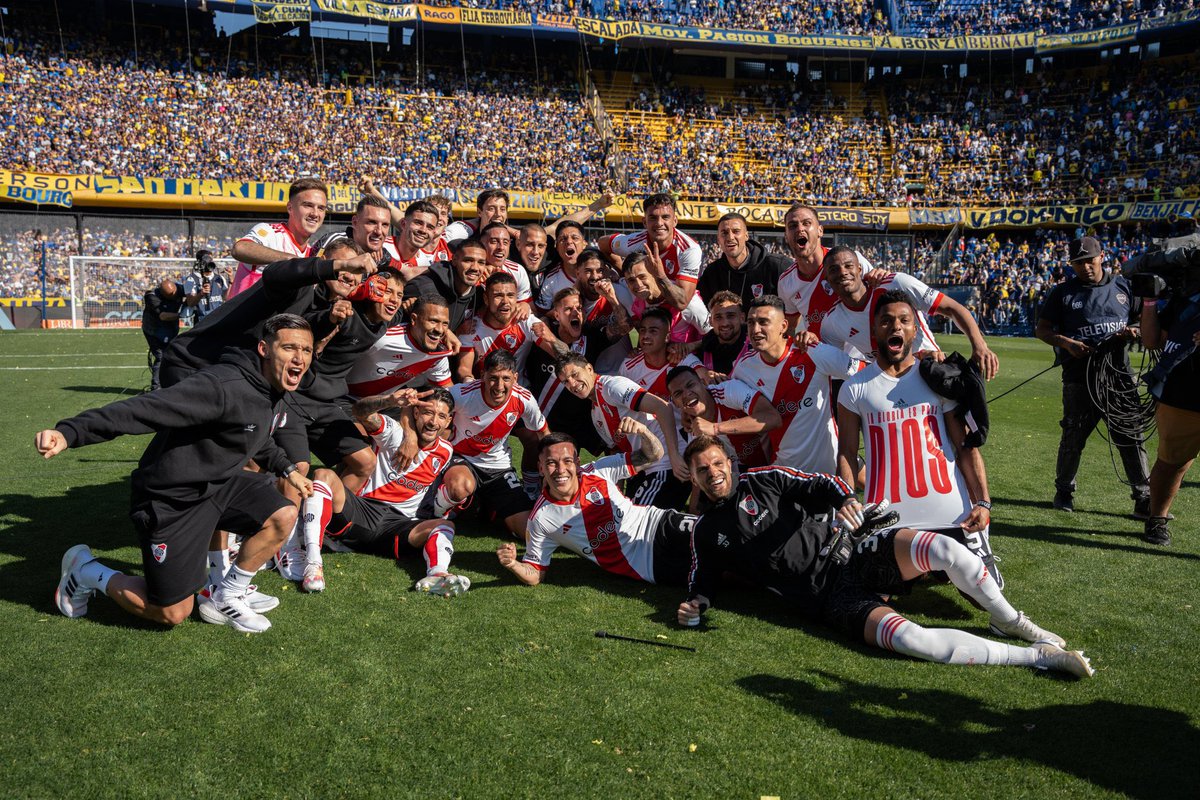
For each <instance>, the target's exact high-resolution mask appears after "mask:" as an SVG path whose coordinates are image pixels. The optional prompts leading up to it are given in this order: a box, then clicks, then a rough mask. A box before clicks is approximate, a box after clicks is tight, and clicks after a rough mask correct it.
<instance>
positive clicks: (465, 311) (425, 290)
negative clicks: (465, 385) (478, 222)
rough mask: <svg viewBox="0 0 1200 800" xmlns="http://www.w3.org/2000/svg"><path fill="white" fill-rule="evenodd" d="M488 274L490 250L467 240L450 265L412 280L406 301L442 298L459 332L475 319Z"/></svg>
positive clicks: (454, 328) (452, 327)
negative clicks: (424, 297) (469, 321)
mask: <svg viewBox="0 0 1200 800" xmlns="http://www.w3.org/2000/svg"><path fill="white" fill-rule="evenodd" d="M487 271H488V266H487V250H486V249H485V248H484V246H483V244H482V243H481V242H480V241H479V240H478V239H467V240H466V241H464V242H462V243H461V244H459V246H458V249H456V250H455V251H454V258H453V260H451V262H450V263H449V264H446V263H440V264H434V265H433V266H431V267H430V268H429V269H427V270H425V272H423V273H422V274H420V275H418V276H417V277H415V278H413V279H412V280H411V281H409V283H408V286H407V287H405V289H404V298H405V301H406V302H407V301H408V300H410V299H415V298H420V297H423V296H425V295H436V296H438V297H441V298H442V299H444V300H445V301H446V306H447V308H449V309H450V330H452V331H456V330H459V329H460V328H461V327H462V324H463V323H464V322H466V321H467V320H468V319H474V317H475V312H476V311H477V310H478V308H479V299H480V297H481V296H482V294H483V293H482V292H481V291H480V289H479V287H480V284H482V283H483V278H484V275H485V274H486V273H487ZM456 349H457V348H456ZM372 394H377V392H372Z"/></svg>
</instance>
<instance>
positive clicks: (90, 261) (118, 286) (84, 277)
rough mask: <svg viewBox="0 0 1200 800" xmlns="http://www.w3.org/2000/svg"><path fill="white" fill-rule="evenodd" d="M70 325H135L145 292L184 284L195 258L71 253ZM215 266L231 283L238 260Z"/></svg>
mask: <svg viewBox="0 0 1200 800" xmlns="http://www.w3.org/2000/svg"><path fill="white" fill-rule="evenodd" d="M69 261H70V271H69V278H70V291H71V296H70V306H71V327H72V328H76V329H87V328H137V327H139V326H140V325H141V320H142V301H143V298H144V297H145V294H146V292H148V291H150V290H151V289H153V288H155V287H156V286H158V285H159V284H160V283H162V282H163V280H166V279H173V280H175V281H177V282H178V283H183V279H184V278H186V277H187V276H188V275H190V274H191V273H192V271H193V269H194V268H195V265H196V260H195V259H194V258H159V257H151V256H134V257H117V256H71V257H70V259H69ZM215 264H216V266H217V269H218V270H220V271H221V272H223V273H224V274H225V276H226V277H227V278H228V279H229V280H230V281H231V282H232V280H233V271H234V269H235V268H236V267H237V262H236V261H234V260H232V259H228V258H223V259H217V260H216V261H215Z"/></svg>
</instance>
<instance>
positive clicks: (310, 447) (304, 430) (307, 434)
mask: <svg viewBox="0 0 1200 800" xmlns="http://www.w3.org/2000/svg"><path fill="white" fill-rule="evenodd" d="M284 412H285V413H286V415H287V418H286V419H285V421H284V423H283V424H282V425H280V426H279V427H278V428H276V429H275V443H276V444H278V445H279V446H280V447H282V448H283V451H284V452H285V453H287V455H288V458H290V459H291V460H292V463H293V464H298V463H299V462H301V461H311V458H310V456H309V454H310V453H313V454H315V455H316V456H317V457H318V458H320V459H321V463H322V464H324V465H325V466H327V467H336V466H337V465H338V464H339V463H341V460H342V459H343V458H345V457H346V456H348V455H352V454H354V453H357V452H358V451H359V450H362V449H363V448H367V447H370V446H371V437H369V436H367V435H366V434H365V433H363V432H362V431H360V430H359V429H358V426H357V425H355V424H354V421H353V420H352V419H350V415H349V414H347V413H346V410H345V409H344V408H342V406H340V405H338V404H337V403H335V402H332V401H330V402H326V401H323V400H314V399H312V398H311V397H305V396H304V395H299V394H295V393H293V394H291V395H289V396H288V397H287V399H286V400H284Z"/></svg>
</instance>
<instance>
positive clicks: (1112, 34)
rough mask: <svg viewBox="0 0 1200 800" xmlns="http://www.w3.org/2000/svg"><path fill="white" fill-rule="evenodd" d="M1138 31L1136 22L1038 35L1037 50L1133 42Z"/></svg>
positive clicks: (1050, 50)
mask: <svg viewBox="0 0 1200 800" xmlns="http://www.w3.org/2000/svg"><path fill="white" fill-rule="evenodd" d="M1137 32H1138V24H1137V23H1136V22H1135V23H1132V24H1130V25H1114V26H1113V27H1111V28H1098V29H1096V30H1091V31H1076V32H1075V33H1055V34H1043V35H1042V36H1039V37H1038V40H1037V51H1038V52H1039V53H1052V52H1056V51H1058V50H1084V49H1087V48H1091V47H1104V46H1106V45H1110V44H1120V43H1121V42H1132V41H1133V40H1134V39H1135V38H1136V37H1137Z"/></svg>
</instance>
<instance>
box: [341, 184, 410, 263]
mask: <svg viewBox="0 0 1200 800" xmlns="http://www.w3.org/2000/svg"><path fill="white" fill-rule="evenodd" d="M388 209H389V207H388V204H387V201H386V200H381V199H379V198H378V197H375V196H373V195H365V196H363V197H361V198H359V201H358V205H356V206H355V207H354V216H352V217H350V224H349V225H348V226H347V227H346V231H345V233H346V236H348V237H350V238H351V239H353V240H354V243H355V244H357V245H358V246H359V247H361V248H362V249H363V251H364V252H366V253H368V254H369V255H370V256H371V257H372V258H374V259H375V263H376V264H377V265H378V266H379V267H380V268H383V267H394V268H396V269H397V270H399V269H400V268H401V266H402V265H401V264H399V263H398V262H396V260H395V259H394V258H393V257H392V253H390V252H389V251H388V249H387V248H386V247H385V245H386V244H387V242H388V239H389V238H390V236H389V234H390V233H391V230H392V215H391V212H390V211H389V210H388Z"/></svg>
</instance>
